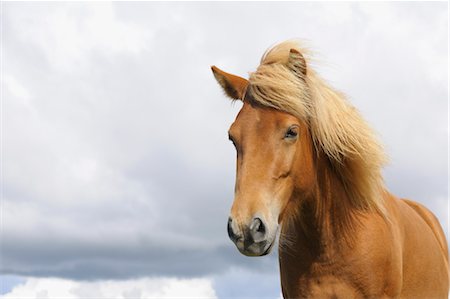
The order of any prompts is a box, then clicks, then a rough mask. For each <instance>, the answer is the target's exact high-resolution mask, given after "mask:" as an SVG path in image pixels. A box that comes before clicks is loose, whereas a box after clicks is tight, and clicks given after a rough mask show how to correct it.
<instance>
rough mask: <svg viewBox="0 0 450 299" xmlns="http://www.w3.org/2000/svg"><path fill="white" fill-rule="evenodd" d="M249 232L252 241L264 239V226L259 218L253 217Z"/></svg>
mask: <svg viewBox="0 0 450 299" xmlns="http://www.w3.org/2000/svg"><path fill="white" fill-rule="evenodd" d="M250 234H251V236H252V238H253V241H254V242H261V241H264V240H265V239H266V226H265V225H264V222H263V221H262V220H261V219H260V218H258V217H256V218H254V219H253V221H252V223H251V224H250Z"/></svg>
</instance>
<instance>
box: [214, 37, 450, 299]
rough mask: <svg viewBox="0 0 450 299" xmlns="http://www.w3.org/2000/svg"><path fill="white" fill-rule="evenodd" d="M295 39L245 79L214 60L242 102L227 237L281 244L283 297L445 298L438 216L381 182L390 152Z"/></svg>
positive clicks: (263, 249)
mask: <svg viewBox="0 0 450 299" xmlns="http://www.w3.org/2000/svg"><path fill="white" fill-rule="evenodd" d="M311 61H312V56H311V54H310V51H308V49H306V48H304V47H302V44H301V42H299V41H293V40H289V41H285V42H282V43H280V44H277V45H275V46H273V47H272V48H269V49H268V50H267V51H266V52H265V54H264V55H263V57H262V59H261V63H260V65H259V66H258V68H257V70H256V71H255V72H252V73H250V75H249V78H248V79H244V78H242V77H239V76H236V75H232V74H229V73H226V72H224V71H222V70H220V69H219V68H217V67H215V66H212V67H211V68H212V71H213V74H214V77H215V79H216V80H217V82H218V83H219V84H220V86H221V87H222V88H223V91H224V92H225V94H226V95H227V96H228V97H229V98H231V99H232V100H233V101H236V100H240V101H242V102H243V105H242V108H241V109H240V111H239V113H238V115H237V117H236V119H235V121H234V123H233V124H232V125H231V127H230V129H229V131H228V134H229V139H230V140H231V142H232V143H233V144H234V146H235V148H236V152H237V166H236V168H237V169H236V184H235V195H234V202H233V204H232V207H231V214H230V217H229V219H228V225H227V229H228V235H229V237H230V239H231V240H232V241H233V242H234V243H235V245H236V247H237V249H238V250H239V251H240V252H241V253H242V254H244V255H247V256H263V255H266V254H268V253H269V252H270V251H271V249H272V247H273V245H274V244H275V243H276V239H277V236H279V241H278V252H279V268H280V280H281V289H282V294H283V297H284V298H448V292H449V266H448V247H447V241H446V239H445V235H444V233H443V230H442V228H441V226H440V224H439V221H438V220H437V218H436V217H435V216H434V215H433V213H432V212H430V211H429V210H428V209H427V208H425V207H424V206H423V205H421V204H419V203H417V202H414V201H411V200H408V199H400V198H398V197H396V196H395V195H393V194H391V193H390V192H389V191H388V190H387V188H386V187H385V186H384V182H383V177H382V174H381V169H382V167H383V166H384V165H385V164H386V160H387V159H386V154H385V153H384V150H383V147H382V145H381V143H380V141H379V140H378V139H377V138H376V135H375V133H374V131H373V130H372V129H371V128H370V126H369V125H368V124H367V122H366V121H365V120H364V119H363V118H362V116H361V114H360V113H359V112H358V110H357V109H356V108H354V107H353V106H352V105H351V104H350V103H349V101H348V100H347V99H346V97H345V96H344V94H342V93H341V92H339V91H337V90H335V89H333V88H332V87H331V86H330V85H329V84H328V83H326V82H325V80H323V79H322V78H321V77H320V76H319V75H318V74H317V73H316V72H315V71H314V70H313V69H312V68H311Z"/></svg>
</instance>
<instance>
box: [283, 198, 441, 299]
mask: <svg viewBox="0 0 450 299" xmlns="http://www.w3.org/2000/svg"><path fill="white" fill-rule="evenodd" d="M385 201H386V206H387V213H388V217H389V219H391V220H390V221H387V220H386V219H385V218H383V217H381V216H380V215H379V214H377V213H365V214H360V213H357V215H356V216H355V217H354V218H353V221H355V222H357V224H356V225H355V227H356V229H355V228H354V229H353V230H352V232H351V233H352V236H351V237H350V238H351V239H350V240H345V237H344V236H341V235H339V233H337V234H336V232H333V228H330V227H328V228H327V227H326V226H325V227H323V228H321V229H318V228H317V226H316V225H314V221H311V222H310V223H308V224H305V223H296V222H295V221H294V222H293V223H291V224H289V225H287V226H283V232H282V234H281V237H280V238H281V239H280V248H279V259H280V270H281V283H282V290H283V296H284V297H285V298H447V293H448V268H447V261H446V252H447V248H446V247H445V243H440V241H439V238H443V236H444V235H443V232H442V230H441V228H440V227H439V224H438V222H437V221H436V220H433V222H434V224H433V225H434V228H433V227H430V226H429V225H428V224H427V222H426V221H425V220H424V219H423V218H422V217H421V216H420V215H419V214H418V213H417V212H416V211H415V210H414V209H412V208H411V207H410V206H409V205H408V204H407V202H405V201H403V200H401V199H398V198H395V197H394V196H393V195H391V194H389V193H386V194H385ZM308 213H312V211H311V209H308V208H305V209H304V215H303V217H305V218H309V219H313V216H312V215H310V216H309V217H308ZM329 223H332V221H331V219H330V220H329ZM434 229H436V231H434ZM299 232H300V233H299ZM283 236H289V237H288V239H289V240H287V242H288V245H289V246H285V245H284V244H283V242H285V241H284V240H283Z"/></svg>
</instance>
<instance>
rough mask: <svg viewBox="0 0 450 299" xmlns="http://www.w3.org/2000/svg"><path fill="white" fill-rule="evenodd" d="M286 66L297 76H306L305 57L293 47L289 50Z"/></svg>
mask: <svg viewBox="0 0 450 299" xmlns="http://www.w3.org/2000/svg"><path fill="white" fill-rule="evenodd" d="M288 67H289V68H290V69H291V70H292V71H293V72H294V73H295V74H296V75H297V77H299V78H304V77H305V76H306V60H305V57H303V55H302V53H300V52H299V51H297V50H295V49H291V50H290V52H289V59H288Z"/></svg>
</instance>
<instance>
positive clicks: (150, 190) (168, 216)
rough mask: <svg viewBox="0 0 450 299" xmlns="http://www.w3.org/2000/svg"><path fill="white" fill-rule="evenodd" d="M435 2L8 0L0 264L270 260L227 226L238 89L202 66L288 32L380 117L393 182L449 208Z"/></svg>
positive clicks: (45, 270)
mask: <svg viewBox="0 0 450 299" xmlns="http://www.w3.org/2000/svg"><path fill="white" fill-rule="evenodd" d="M445 7H446V6H445V4H443V3H431V4H430V3H427V4H425V3H389V4H387V3H363V4H357V3H327V4H325V3H317V4H316V3H183V4H181V3H114V4H106V3H102V4H61V3H54V4H34V3H26V4H25V3H5V4H4V12H3V14H4V16H3V18H4V19H3V30H4V32H3V51H4V53H3V55H4V57H3V60H4V63H5V64H4V66H3V72H4V73H3V78H4V83H3V84H4V89H3V97H4V98H3V107H4V111H3V114H4V136H3V138H4V140H3V159H4V161H3V174H4V182H3V186H4V192H3V194H4V199H3V217H4V218H3V227H2V236H1V237H2V257H3V259H2V264H1V271H2V273H9V274H17V275H36V276H49V275H50V276H60V277H68V278H74V279H100V278H126V277H137V276H146V275H177V276H192V275H216V277H217V278H216V282H217V281H230V284H231V283H233V282H232V279H231V278H230V277H231V276H230V275H231V274H227V273H231V272H227V271H235V272H236V275H238V276H239V275H240V276H241V277H244V276H245V277H250V278H248V279H250V280H251V279H254V280H260V279H262V278H261V277H260V276H263V275H265V273H272V274H273V273H274V272H276V271H277V270H276V255H275V254H273V255H271V256H270V257H265V258H259V259H250V258H246V257H243V256H241V255H239V254H238V252H237V251H236V250H235V248H234V246H233V245H232V244H231V242H229V241H228V240H227V236H226V231H225V223H226V219H227V215H228V211H229V208H230V206H231V201H232V196H233V182H234V162H235V161H234V159H235V154H234V150H233V148H232V146H231V145H230V144H229V143H228V141H227V138H226V132H227V129H228V126H229V125H230V124H231V122H232V121H233V118H234V116H235V115H236V113H237V111H238V110H239V104H235V105H232V104H230V102H229V101H227V100H226V99H225V98H224V96H223V95H222V92H221V91H220V89H219V87H218V85H217V84H216V83H215V81H214V79H213V77H212V75H211V73H210V70H209V65H211V64H216V65H218V66H220V67H223V68H224V69H225V70H227V71H230V72H233V73H237V74H240V75H242V76H245V75H246V73H247V72H248V71H251V70H254V69H255V67H256V66H257V64H258V61H259V58H260V56H261V55H262V53H263V51H264V50H265V49H266V48H267V47H268V46H270V45H271V44H273V43H275V42H277V41H282V40H284V39H287V38H292V37H302V38H305V39H307V40H309V41H310V43H311V44H312V45H313V48H314V49H315V50H317V51H318V52H320V55H319V60H324V61H326V62H329V63H328V64H325V63H323V64H321V65H318V69H319V70H320V72H321V73H322V74H323V77H325V78H327V79H328V80H329V81H330V82H332V84H333V85H334V86H335V87H337V88H338V89H341V90H343V91H344V92H345V93H347V94H348V95H349V96H350V98H351V100H352V102H353V103H354V104H355V106H357V107H358V108H359V109H360V110H361V111H362V113H363V114H364V115H365V116H366V118H367V119H368V120H369V122H370V123H371V124H372V125H373V126H374V127H375V129H376V130H377V131H378V132H379V133H380V136H381V137H382V139H383V142H384V143H385V144H386V147H387V151H388V153H389V154H390V156H391V165H390V166H389V167H388V168H387V169H386V171H385V173H386V182H387V185H388V186H389V187H390V188H391V190H392V191H394V192H395V193H398V194H399V195H400V196H407V197H410V198H413V199H416V200H419V201H421V202H423V203H424V204H426V205H427V206H429V207H430V208H431V209H433V211H434V212H436V213H438V214H439V216H440V219H441V221H443V222H444V221H446V219H445V218H447V217H448V215H447V213H444V212H442V206H443V202H446V199H447V179H448V176H447V170H446V161H447V156H446V153H447V150H448V148H447V135H446V132H447V130H446V128H447V113H446V111H447V110H446V108H447V102H446V99H447V94H448V90H447V84H446V82H447V79H448V77H447V76H448V74H447V70H446V66H447V64H448V57H447V48H446V45H447V36H446V28H447V27H446V26H443V25H446V24H447V23H446V22H448V19H447V16H446V14H445V9H443V8H445ZM441 11H443V12H441ZM43 16H45V18H44V17H43ZM230 269H231V270H230ZM233 269H238V270H233ZM233 273H234V272H233ZM252 273H253V274H252ZM257 273H258V274H257ZM272 274H267V275H269V276H270V275H272ZM221 275H223V276H221ZM227 275H228V276H227ZM252 275H253V276H252ZM269 276H265V277H269ZM270 277H271V276H270ZM234 283H236V280H234ZM224 284H225V283H222V284H221V283H220V282H217V283H216V285H217V287H218V288H219V289H222V293H220V294H222V295H223V296H232V295H233V294H231V293H230V292H226V291H225V289H226V286H225V285H224ZM272 291H273V292H274V293H276V291H274V290H272Z"/></svg>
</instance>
